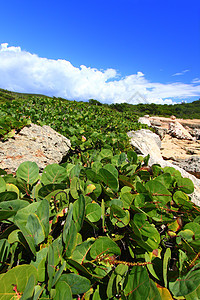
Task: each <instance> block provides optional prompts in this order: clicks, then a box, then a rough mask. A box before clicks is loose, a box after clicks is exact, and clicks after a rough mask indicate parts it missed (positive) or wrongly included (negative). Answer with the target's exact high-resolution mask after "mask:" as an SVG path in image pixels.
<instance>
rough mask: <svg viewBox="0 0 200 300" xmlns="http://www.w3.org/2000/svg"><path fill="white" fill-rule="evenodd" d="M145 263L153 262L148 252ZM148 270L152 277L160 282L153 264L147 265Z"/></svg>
mask: <svg viewBox="0 0 200 300" xmlns="http://www.w3.org/2000/svg"><path fill="white" fill-rule="evenodd" d="M145 261H146V262H151V259H150V255H149V254H148V252H145ZM147 269H148V270H149V272H150V273H151V275H152V276H153V277H154V278H156V279H157V280H159V278H158V276H157V275H156V272H155V271H154V268H153V265H152V264H148V265H147Z"/></svg>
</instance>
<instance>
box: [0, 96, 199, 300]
mask: <svg viewBox="0 0 200 300" xmlns="http://www.w3.org/2000/svg"><path fill="white" fill-rule="evenodd" d="M136 121H137V116H136V115H135V113H134V111H131V110H126V111H122V112H119V111H117V110H116V109H113V108H112V107H110V106H108V105H101V104H99V102H98V101H97V102H96V100H93V99H91V100H90V102H89V103H84V102H75V101H67V100H64V99H60V98H59V99H57V98H48V97H43V96H41V97H39V96H27V98H26V97H25V98H24V99H21V100H20V101H17V100H16V99H15V100H13V101H12V102H10V101H5V102H4V103H3V104H2V105H1V113H0V129H1V132H0V134H1V137H2V139H6V138H8V137H10V136H13V135H14V134H15V131H17V130H18V129H20V128H21V127H23V126H24V125H26V124H29V123H30V122H33V123H36V124H39V125H44V124H47V125H50V126H51V127H52V128H54V129H55V130H57V131H59V132H60V133H62V134H63V135H65V136H67V137H68V138H70V140H71V143H72V149H71V151H70V152H69V154H68V156H67V157H66V158H65V161H63V162H62V163H61V164H60V165H57V164H52V165H48V166H47V167H46V168H45V169H44V171H43V173H42V174H40V173H39V168H38V166H37V164H36V163H33V162H24V163H22V164H21V165H20V166H19V168H18V170H17V172H16V174H15V175H11V174H7V173H6V172H5V171H4V170H2V169H0V175H1V176H0V299H4V300H9V299H20V298H21V299H32V300H36V299H55V300H62V299H63V300H72V299H82V300H83V299H85V300H105V299H113V300H114V299H122V300H125V299H127V300H140V299H144V300H153V299H156V300H159V299H168V300H169V299H186V300H190V299H199V298H200V252H199V249H200V234H199V233H200V209H199V208H198V207H196V206H195V205H194V204H193V203H192V202H191V200H190V196H189V195H190V194H191V193H192V192H193V191H194V186H193V183H192V182H191V181H190V180H189V179H187V178H182V176H181V174H180V172H179V171H177V170H175V169H174V168H170V167H166V168H161V167H160V166H159V165H153V166H152V167H151V168H150V167H148V160H149V156H147V157H145V158H143V157H141V156H138V155H137V154H136V153H135V152H134V151H133V150H132V149H131V148H130V146H129V140H128V137H127V135H126V132H127V131H129V130H137V129H139V128H141V127H142V126H141V125H139V124H138V123H137V122H136Z"/></svg>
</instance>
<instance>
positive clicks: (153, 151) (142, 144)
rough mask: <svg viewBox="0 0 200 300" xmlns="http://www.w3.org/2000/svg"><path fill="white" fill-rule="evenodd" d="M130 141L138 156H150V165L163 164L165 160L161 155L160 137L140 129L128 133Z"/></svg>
mask: <svg viewBox="0 0 200 300" xmlns="http://www.w3.org/2000/svg"><path fill="white" fill-rule="evenodd" d="M127 134H128V136H129V137H130V138H131V139H130V144H131V145H132V146H133V147H134V150H135V152H136V153H137V154H141V155H144V156H146V155H148V154H149V155H150V160H149V163H150V165H152V164H154V161H155V160H156V161H157V163H161V162H162V160H163V158H162V155H161V153H160V147H161V140H160V138H159V136H158V135H157V134H155V133H153V132H152V131H150V130H148V129H140V130H137V131H130V132H128V133H127Z"/></svg>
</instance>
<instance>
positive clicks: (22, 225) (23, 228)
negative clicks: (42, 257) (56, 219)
mask: <svg viewBox="0 0 200 300" xmlns="http://www.w3.org/2000/svg"><path fill="white" fill-rule="evenodd" d="M15 224H16V225H17V227H19V229H20V230H21V232H22V234H23V236H24V238H25V240H26V242H27V243H28V245H29V247H30V250H31V251H32V253H33V254H34V255H36V249H35V241H34V238H33V235H32V233H31V231H30V230H29V229H28V228H27V227H26V225H25V223H24V222H22V221H20V220H18V221H15Z"/></svg>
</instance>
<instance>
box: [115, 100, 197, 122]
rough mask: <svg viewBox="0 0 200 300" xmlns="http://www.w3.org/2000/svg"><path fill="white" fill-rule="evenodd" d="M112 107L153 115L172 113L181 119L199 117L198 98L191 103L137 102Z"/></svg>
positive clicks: (138, 113)
mask: <svg viewBox="0 0 200 300" xmlns="http://www.w3.org/2000/svg"><path fill="white" fill-rule="evenodd" d="M111 107H112V108H114V109H116V110H117V111H120V112H135V114H137V115H141V116H143V115H151V116H152V115H154V116H162V117H170V116H172V115H174V116H175V117H177V118H182V119H200V100H197V101H193V102H192V103H181V104H174V105H168V104H164V105H162V104H154V103H152V104H137V105H131V104H127V103H121V104H112V105H111Z"/></svg>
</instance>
